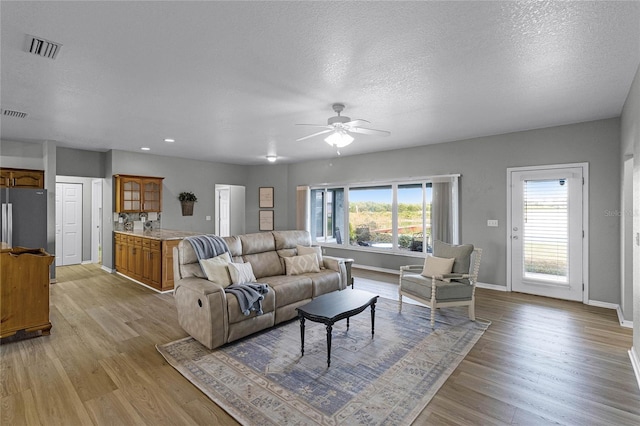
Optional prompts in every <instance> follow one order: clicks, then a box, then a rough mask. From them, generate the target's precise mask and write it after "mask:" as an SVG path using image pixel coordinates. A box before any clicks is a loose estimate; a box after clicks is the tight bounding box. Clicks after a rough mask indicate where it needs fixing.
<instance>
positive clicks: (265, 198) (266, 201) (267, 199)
mask: <svg viewBox="0 0 640 426" xmlns="http://www.w3.org/2000/svg"><path fill="white" fill-rule="evenodd" d="M259 195H260V203H259V206H258V207H260V208H261V209H272V208H273V186H261V187H260V193H259Z"/></svg>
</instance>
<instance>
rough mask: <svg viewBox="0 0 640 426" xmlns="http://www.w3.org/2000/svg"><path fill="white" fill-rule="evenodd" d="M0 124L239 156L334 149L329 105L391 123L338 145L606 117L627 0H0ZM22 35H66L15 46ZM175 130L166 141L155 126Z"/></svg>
mask: <svg viewBox="0 0 640 426" xmlns="http://www.w3.org/2000/svg"><path fill="white" fill-rule="evenodd" d="M0 14H1V19H2V21H1V43H2V44H1V52H0V53H1V63H0V65H1V88H0V89H1V92H0V95H1V98H0V101H1V107H2V108H3V109H10V110H18V111H23V112H26V113H28V116H27V118H25V119H19V118H10V117H5V116H3V117H2V123H1V129H0V130H1V134H0V137H1V138H2V139H3V140H17V141H44V140H54V141H57V143H58V145H59V146H67V147H77V148H83V149H89V150H100V151H103V150H108V149H119V150H126V151H138V152H139V149H140V147H142V146H147V147H149V148H151V151H150V152H151V153H153V154H158V155H169V156H180V157H186V158H198V159H203V160H210V161H220V162H228V163H237V164H261V163H265V162H266V160H265V156H266V155H267V154H277V155H278V157H279V161H283V162H297V161H304V160H309V159H319V158H330V157H333V156H335V155H336V152H335V150H334V149H332V148H331V147H330V146H329V145H327V144H326V143H324V142H323V137H322V136H318V137H315V138H312V139H308V140H305V141H301V142H296V139H297V138H299V137H302V136H305V135H307V134H311V133H313V132H314V131H316V129H314V128H304V127H300V126H295V124H296V123H317V124H324V123H326V120H327V118H328V117H330V116H332V115H334V113H333V111H332V110H331V104H332V103H335V102H342V103H344V104H346V109H345V111H344V113H343V115H347V116H349V117H352V118H363V119H366V120H369V121H370V122H371V125H370V127H372V128H374V129H383V130H388V131H390V132H391V136H389V137H386V138H385V137H378V136H365V135H357V136H356V140H355V141H354V142H353V143H352V144H351V145H349V146H348V147H346V148H343V149H341V151H342V154H343V155H353V154H360V153H366V152H373V151H382V150H388V149H395V148H400V147H410V146H417V145H425V144H431V143H439V142H447V141H452V140H459V139H465V138H471V137H476V136H485V135H492V134H500V133H507V132H513V131H519V130H526V129H533V128H540V127H549V126H555V125H561V124H568V123H575V122H582V121H589V120H595V119H602V118H609V117H616V116H618V115H620V112H621V110H622V106H623V104H624V101H625V99H626V96H627V93H628V91H629V87H630V85H631V81H632V79H633V75H634V73H635V71H636V69H637V67H638V64H639V62H640V3H638V2H522V3H520V2H397V1H396V2H371V3H369V2H366V3H365V2H182V1H173V2H93V1H87V2H56V1H46V2H7V1H2V2H1V3H0ZM27 34H31V35H35V36H38V37H42V38H45V39H48V40H52V41H55V42H59V43H61V44H62V45H63V47H62V50H61V51H60V53H59V55H58V57H57V59H55V60H51V59H44V58H40V57H37V56H34V55H30V54H28V53H27V52H26V51H25V40H26V35H27ZM168 137H170V138H175V139H176V142H175V143H173V144H168V143H165V142H163V139H164V138H168Z"/></svg>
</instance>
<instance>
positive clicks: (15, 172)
mask: <svg viewBox="0 0 640 426" xmlns="http://www.w3.org/2000/svg"><path fill="white" fill-rule="evenodd" d="M0 188H36V189H44V170H29V169H11V168H2V169H0Z"/></svg>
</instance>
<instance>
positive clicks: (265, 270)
mask: <svg viewBox="0 0 640 426" xmlns="http://www.w3.org/2000/svg"><path fill="white" fill-rule="evenodd" d="M242 259H243V260H244V261H245V262H249V263H251V266H253V273H254V274H255V276H256V278H262V277H269V276H272V275H284V268H283V267H282V264H281V263H280V256H278V253H276V252H275V251H268V252H264V253H256V254H246V255H244V256H242Z"/></svg>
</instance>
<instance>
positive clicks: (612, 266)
mask: <svg viewBox="0 0 640 426" xmlns="http://www.w3.org/2000/svg"><path fill="white" fill-rule="evenodd" d="M356 143H357V142H356ZM619 157H620V120H619V119H617V118H614V119H608V120H599V121H593V122H587V123H580V124H573V125H568V126H559V127H551V128H546V129H538V130H530V131H524V132H518V133H510V134H505V135H498V136H489V137H483V138H476V139H470V140H464V141H457V142H448V143H443V144H437V145H426V146H422V147H417V148H410V149H402V150H394V151H387V152H379V153H374V154H366V155H358V156H351V157H340V158H335V159H332V160H329V161H314V162H306V163H299V164H293V165H291V166H290V167H289V188H288V194H289V201H288V203H289V211H290V212H293V211H295V188H296V186H297V185H306V184H318V183H325V182H328V183H334V182H335V183H344V182H367V181H375V180H384V179H392V178H411V177H419V176H429V175H440V174H449V173H460V174H461V175H462V177H461V179H460V182H461V191H460V197H461V205H460V211H461V216H462V218H461V222H462V225H461V236H462V238H461V239H462V242H471V243H473V244H475V245H477V246H478V247H482V248H483V249H484V252H483V256H482V266H481V268H480V276H479V281H481V282H484V283H489V284H496V285H501V286H504V285H506V258H507V253H506V237H507V231H506V229H505V226H506V218H507V206H506V195H507V188H506V184H507V183H506V179H507V174H506V170H507V168H508V167H519V166H531V165H543V164H561V163H577V162H588V163H589V168H590V169H589V170H590V180H589V182H590V208H589V232H590V238H591V240H590V241H591V246H590V252H589V260H590V265H589V276H590V289H589V298H590V299H592V300H597V301H602V302H610V303H619V302H620V288H619V285H618V283H619V277H620V256H619V253H620V245H619V241H620V227H619V222H620V221H619V218H617V217H610V216H606V215H605V211H607V210H616V209H617V208H619V206H620V191H619V186H620V179H619V177H620V162H619ZM487 219H498V220H499V224H500V226H499V227H497V228H488V227H487ZM289 227H290V228H294V227H295V216H294V215H291V216H290V220H289ZM328 253H339V255H346V256H348V257H353V258H355V260H356V263H360V264H365V265H370V266H375V267H381V268H388V269H395V270H397V269H398V267H399V266H401V265H403V264H407V262H408V261H411V260H413V262H411V263H416V262H415V261H416V259H415V258H406V257H404V256H393V255H384V254H375V253H364V252H361V251H356V250H340V251H337V250H336V251H333V250H331V251H329V250H328Z"/></svg>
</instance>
